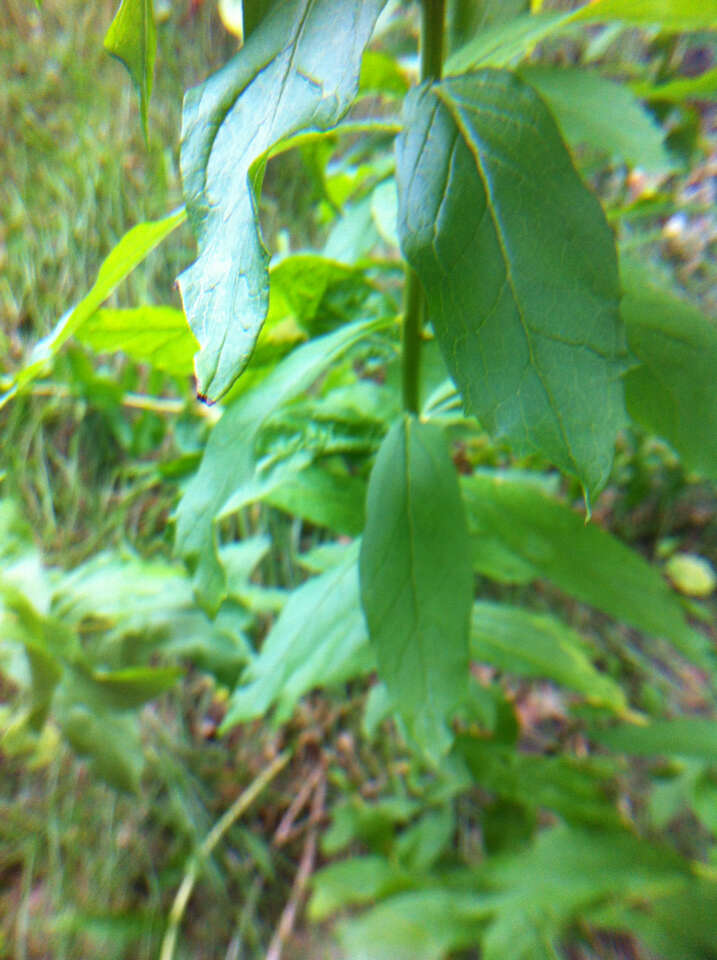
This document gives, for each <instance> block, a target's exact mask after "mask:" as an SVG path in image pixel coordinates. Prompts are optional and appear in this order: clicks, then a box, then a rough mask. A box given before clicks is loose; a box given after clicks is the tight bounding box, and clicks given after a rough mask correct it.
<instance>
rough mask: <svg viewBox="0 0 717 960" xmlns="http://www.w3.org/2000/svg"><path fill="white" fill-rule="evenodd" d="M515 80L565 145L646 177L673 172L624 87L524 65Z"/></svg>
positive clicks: (652, 127) (649, 120) (650, 123)
mask: <svg viewBox="0 0 717 960" xmlns="http://www.w3.org/2000/svg"><path fill="white" fill-rule="evenodd" d="M520 76H521V77H522V78H523V79H524V80H525V81H526V82H527V83H529V84H530V85H531V87H535V89H536V90H537V91H538V93H539V94H540V95H541V96H542V97H543V99H544V100H546V101H547V103H548V106H549V107H550V109H551V110H552V111H553V114H554V115H555V119H556V120H557V121H558V126H559V127H560V130H561V132H562V134H563V136H564V137H565V139H566V140H567V141H568V143H570V144H580V143H583V144H587V145H588V146H589V147H591V148H593V149H594V150H597V151H599V152H600V153H603V154H607V156H608V157H610V158H611V159H613V160H617V161H618V162H626V163H628V164H629V165H630V166H633V167H641V168H642V169H643V170H645V171H647V172H648V173H658V174H662V175H665V174H668V173H669V172H670V171H671V170H673V169H674V167H675V162H674V161H673V160H672V159H671V157H670V155H669V153H668V152H667V150H666V148H665V146H664V143H663V140H664V134H663V132H662V130H661V128H660V126H659V125H658V124H657V123H656V122H655V120H654V119H653V117H652V116H651V114H649V113H648V112H647V111H646V110H645V109H644V108H643V106H642V104H641V103H640V101H639V100H638V99H637V97H636V96H635V95H634V93H632V92H631V90H630V89H629V88H628V87H626V86H625V85H624V84H621V83H617V82H616V81H614V80H608V79H607V78H606V77H601V76H600V75H599V74H598V73H596V72H595V71H590V70H578V69H571V68H567V67H564V68H557V67H549V66H538V65H535V66H533V65H528V66H525V67H522V68H521V70H520Z"/></svg>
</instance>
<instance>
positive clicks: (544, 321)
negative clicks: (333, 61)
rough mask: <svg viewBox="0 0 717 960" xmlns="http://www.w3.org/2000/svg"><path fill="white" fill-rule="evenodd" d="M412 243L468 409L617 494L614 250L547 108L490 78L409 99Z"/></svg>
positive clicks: (402, 186) (405, 173) (401, 142)
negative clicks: (612, 484) (609, 484)
mask: <svg viewBox="0 0 717 960" xmlns="http://www.w3.org/2000/svg"><path fill="white" fill-rule="evenodd" d="M404 120H405V127H404V131H403V133H402V135H401V136H400V137H399V138H398V141H397V181H398V191H399V224H398V227H399V237H400V240H401V247H402V249H403V252H404V254H405V256H406V258H407V260H408V261H409V262H410V264H411V265H412V266H413V268H414V269H415V270H416V272H417V274H418V276H419V277H420V279H421V282H422V284H423V287H424V289H425V291H426V296H427V299H428V306H429V317H430V320H431V323H432V324H433V327H434V330H435V333H436V337H437V339H438V341H439V343H440V346H441V349H442V351H443V355H444V357H445V359H446V363H447V365H448V368H449V370H450V373H451V376H452V377H453V378H454V380H455V382H456V385H457V386H458V388H459V390H460V391H461V394H462V396H463V400H464V403H465V407H466V410H467V411H468V412H470V413H473V414H475V415H476V416H477V417H478V418H479V419H480V421H481V423H482V424H483V425H484V426H485V427H486V428H487V429H488V430H489V431H490V432H491V433H492V434H494V435H495V436H497V437H502V438H505V439H506V440H507V441H508V442H510V443H511V444H512V445H513V447H514V449H515V450H516V451H519V452H521V453H527V452H531V451H539V452H541V453H542V454H543V455H544V456H546V457H548V458H549V459H551V460H552V461H553V462H554V463H555V464H556V465H557V466H559V467H560V468H561V469H562V470H564V471H566V472H568V473H572V474H574V475H575V476H577V477H578V478H579V479H580V480H581V482H582V483H583V486H584V487H585V489H586V491H587V493H588V494H590V493H592V492H594V491H596V490H597V489H599V488H600V486H601V485H602V484H604V482H605V480H606V478H607V475H608V471H609V469H610V464H611V462H612V453H613V440H614V437H615V434H616V432H617V430H618V428H619V427H620V425H621V424H622V422H623V418H624V409H623V396H622V384H621V382H620V374H621V373H622V372H623V370H624V368H625V361H624V356H625V344H624V333H623V329H622V326H621V323H620V317H619V311H618V299H619V283H618V274H617V260H616V255H615V248H614V241H613V237H612V235H611V233H610V230H609V227H608V225H607V223H606V221H605V217H604V215H603V212H602V210H601V208H600V205H599V203H598V201H597V200H596V198H595V197H594V196H593V195H592V194H591V193H590V192H589V190H588V189H587V188H586V187H585V185H584V184H583V183H582V181H581V180H580V177H579V176H578V174H577V172H576V170H575V168H574V167H573V165H572V161H571V159H570V155H569V153H568V151H567V148H566V147H565V145H564V143H563V141H562V140H561V138H560V134H559V133H558V129H557V126H556V124H555V121H554V120H553V118H552V116H551V114H550V113H549V111H548V109H547V108H546V107H545V105H544V104H543V102H542V101H541V100H540V99H539V97H538V95H537V94H536V93H535V92H534V91H533V90H532V89H531V88H530V87H529V86H527V85H526V84H524V83H523V82H522V81H520V80H519V79H518V78H516V77H515V76H513V75H512V74H511V73H508V72H507V71H498V70H481V71H478V72H477V73H473V74H469V75H466V76H463V77H454V78H451V79H448V80H446V81H444V82H443V83H441V84H438V85H435V86H433V87H421V88H418V89H417V90H416V91H415V92H413V93H411V94H409V96H408V97H407V99H406V106H405V110H404Z"/></svg>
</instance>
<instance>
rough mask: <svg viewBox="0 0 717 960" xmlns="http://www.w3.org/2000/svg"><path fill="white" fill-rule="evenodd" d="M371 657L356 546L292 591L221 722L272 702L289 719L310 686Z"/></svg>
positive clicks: (356, 668) (345, 675)
mask: <svg viewBox="0 0 717 960" xmlns="http://www.w3.org/2000/svg"><path fill="white" fill-rule="evenodd" d="M372 661H373V658H372V656H371V653H370V651H369V649H368V644H367V637H366V626H365V623H364V619H363V615H362V613H361V607H360V605H359V590H358V569H357V565H356V550H355V549H354V550H351V551H350V553H349V555H348V556H347V557H346V558H345V559H344V561H343V562H342V563H341V564H339V565H338V566H337V567H334V569H333V570H330V571H328V573H324V574H322V575H321V576H319V577H314V578H313V579H311V580H309V581H307V583H305V584H303V586H301V587H299V589H298V590H295V591H294V592H293V593H292V595H291V597H290V598H289V600H288V601H287V603H286V606H285V607H284V609H283V610H282V612H281V615H280V616H279V619H278V620H277V621H276V623H275V624H274V626H273V627H272V629H271V630H270V632H269V635H268V636H267V637H266V639H265V640H264V643H263V645H262V648H261V652H260V654H259V656H258V657H257V658H256V659H255V660H254V661H253V662H252V663H251V664H249V666H248V667H247V669H246V671H245V673H244V675H243V676H242V679H241V683H240V685H239V686H238V687H237V689H236V690H235V692H234V693H233V695H232V697H231V699H230V701H229V704H228V707H227V713H226V717H225V719H224V722H223V724H222V727H223V729H224V730H227V729H230V728H231V727H233V726H235V725H236V724H237V723H243V722H245V721H247V720H254V719H255V718H257V717H263V716H264V715H265V714H266V712H267V711H268V709H269V708H270V707H271V706H273V705H275V704H276V705H277V720H278V721H279V722H282V721H285V720H288V719H289V717H290V716H291V712H292V710H293V709H294V707H295V705H296V704H297V702H298V701H299V699H300V698H301V697H302V696H303V695H304V694H305V693H307V692H308V691H309V690H311V689H312V688H313V687H317V686H330V685H332V684H336V683H341V682H344V681H346V680H348V679H351V678H352V677H353V676H356V675H358V674H361V673H364V672H366V671H367V670H370V669H371V666H372Z"/></svg>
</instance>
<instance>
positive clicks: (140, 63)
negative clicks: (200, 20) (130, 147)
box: [105, 0, 157, 138]
mask: <svg viewBox="0 0 717 960" xmlns="http://www.w3.org/2000/svg"><path fill="white" fill-rule="evenodd" d="M105 50H107V52H108V53H111V54H112V56H113V57H116V58H117V59H118V60H119V61H121V62H122V63H123V64H124V65H125V67H126V68H127V71H128V72H129V75H130V77H131V78H132V83H133V84H134V86H135V89H136V91H137V95H138V97H139V109H140V115H141V117H142V129H143V130H144V135H145V138H146V137H148V135H149V126H148V122H147V110H148V107H149V98H150V96H151V95H152V79H153V77H154V61H155V58H156V56H157V28H156V26H155V23H154V10H153V9H152V0H121V3H120V7H119V10H118V11H117V13H116V14H115V18H114V20H113V21H112V23H111V25H110V28H109V30H108V31H107V35H106V36H105Z"/></svg>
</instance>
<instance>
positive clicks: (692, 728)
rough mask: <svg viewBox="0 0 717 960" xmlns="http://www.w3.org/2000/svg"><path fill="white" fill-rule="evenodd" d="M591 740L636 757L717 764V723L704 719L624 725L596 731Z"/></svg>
mask: <svg viewBox="0 0 717 960" xmlns="http://www.w3.org/2000/svg"><path fill="white" fill-rule="evenodd" d="M590 737H591V739H593V740H595V741H596V742H597V743H601V744H602V745H603V746H605V747H609V748H610V749H611V750H616V751H618V752H619V753H629V754H632V755H633V756H658V755H662V756H683V757H697V758H699V759H700V760H709V761H711V762H713V763H715V762H717V721H715V720H707V719H705V718H703V717H677V718H676V719H675V720H654V721H653V722H652V723H651V724H650V725H649V726H647V727H638V726H633V725H630V724H622V725H620V726H617V727H610V728H609V729H607V730H593V731H591V732H590Z"/></svg>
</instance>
